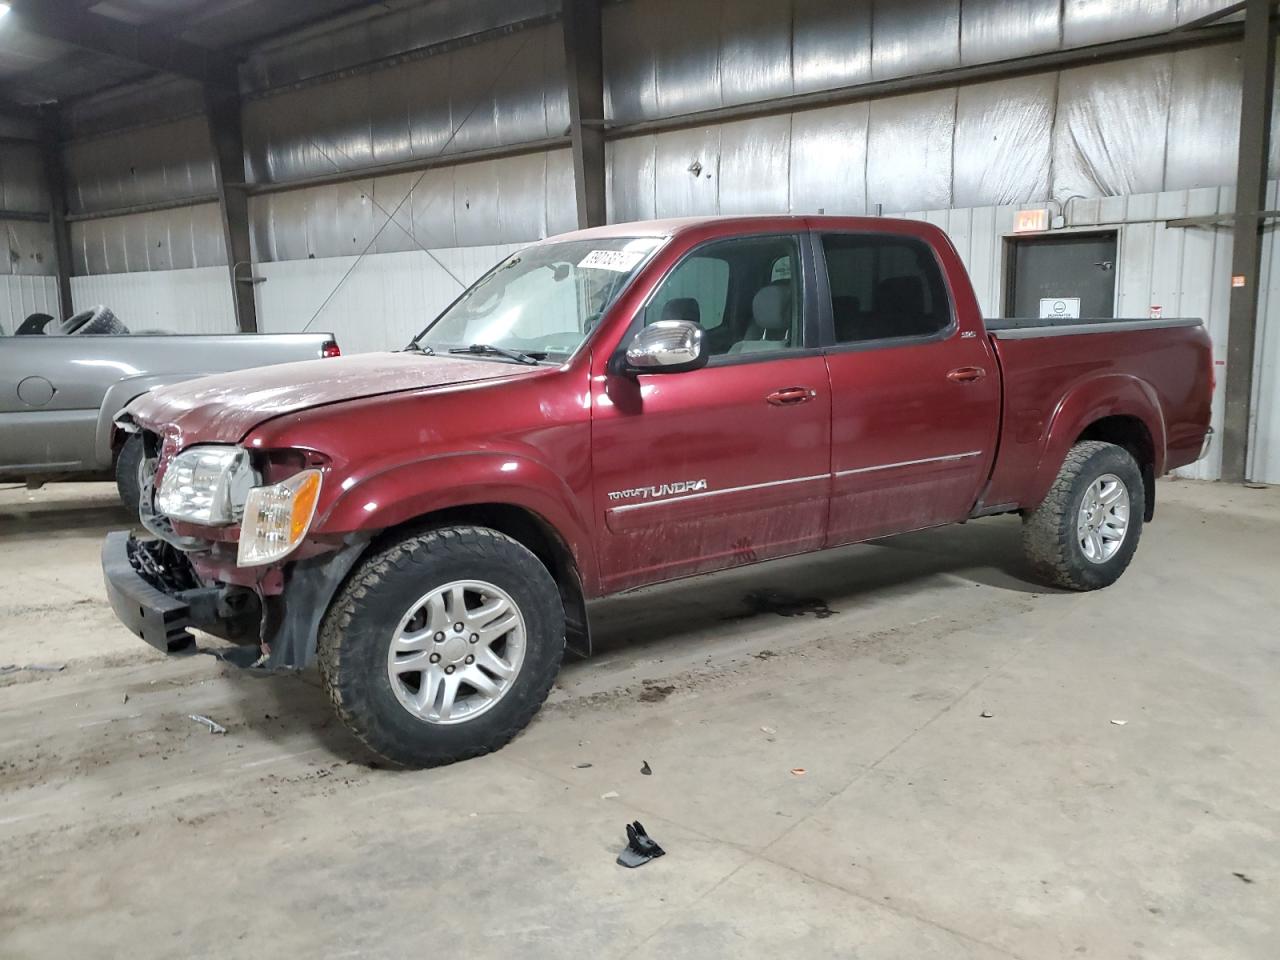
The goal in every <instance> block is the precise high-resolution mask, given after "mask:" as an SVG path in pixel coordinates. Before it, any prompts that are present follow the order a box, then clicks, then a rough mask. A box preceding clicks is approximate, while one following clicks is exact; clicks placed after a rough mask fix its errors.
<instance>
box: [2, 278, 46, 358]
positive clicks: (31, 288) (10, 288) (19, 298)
mask: <svg viewBox="0 0 1280 960" xmlns="http://www.w3.org/2000/svg"><path fill="white" fill-rule="evenodd" d="M32 313H47V314H49V315H50V316H55V317H56V316H57V315H58V281H57V280H56V279H54V278H53V277H30V276H0V336H6V337H8V336H13V332H14V331H15V330H17V329H18V324H20V323H22V321H23V320H25V319H26V318H27V315H28V314H32ZM2 349H4V348H3V346H0V350H2Z"/></svg>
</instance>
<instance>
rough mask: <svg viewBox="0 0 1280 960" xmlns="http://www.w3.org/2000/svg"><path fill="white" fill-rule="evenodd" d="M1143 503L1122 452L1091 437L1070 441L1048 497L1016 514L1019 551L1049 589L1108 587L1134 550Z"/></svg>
mask: <svg viewBox="0 0 1280 960" xmlns="http://www.w3.org/2000/svg"><path fill="white" fill-rule="evenodd" d="M1145 504H1146V492H1145V489H1144V486H1143V482H1142V471H1141V470H1140V469H1139V467H1138V464H1137V462H1136V461H1135V460H1134V459H1133V456H1132V455H1131V454H1130V453H1129V452H1128V451H1127V450H1125V449H1124V448H1123V447H1118V446H1116V445H1115V444H1113V443H1102V442H1101V441H1097V440H1087V441H1085V442H1083V443H1077V444H1076V445H1075V446H1074V447H1072V448H1071V450H1070V451H1069V452H1068V453H1067V457H1066V459H1065V460H1064V461H1063V464H1062V469H1061V470H1059V471H1058V477H1057V479H1056V480H1054V482H1053V486H1052V487H1051V488H1050V489H1049V494H1048V496H1046V497H1045V498H1044V500H1043V501H1042V502H1041V504H1040V505H1039V506H1038V507H1036V508H1035V510H1033V511H1031V512H1030V513H1028V514H1026V515H1025V516H1024V517H1023V523H1022V549H1023V552H1024V553H1025V554H1026V557H1027V559H1028V560H1029V561H1030V563H1031V567H1032V570H1033V572H1034V573H1035V575H1036V576H1037V578H1038V579H1040V580H1042V581H1043V582H1044V583H1046V584H1048V585H1050V586H1055V587H1061V588H1063V589H1064V590H1097V589H1099V588H1101V587H1107V586H1110V585H1111V584H1113V583H1115V582H1116V580H1118V579H1119V578H1120V575H1121V574H1122V573H1124V571H1125V568H1126V567H1128V566H1129V561H1130V560H1132V559H1133V553H1134V551H1135V550H1137V549H1138V539H1139V538H1140V537H1141V536H1142V518H1143V510H1144V507H1145Z"/></svg>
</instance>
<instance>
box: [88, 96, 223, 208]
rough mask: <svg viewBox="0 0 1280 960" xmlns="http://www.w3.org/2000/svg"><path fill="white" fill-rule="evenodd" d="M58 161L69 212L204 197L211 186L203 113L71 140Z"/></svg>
mask: <svg viewBox="0 0 1280 960" xmlns="http://www.w3.org/2000/svg"><path fill="white" fill-rule="evenodd" d="M63 163H64V165H65V167H66V178H67V205H68V208H69V210H70V211H71V212H72V213H96V212H100V211H103V210H112V209H117V208H120V207H125V206H133V205H135V204H143V203H156V202H163V201H168V200H180V199H184V198H186V197H198V196H209V195H211V194H213V193H214V192H215V191H216V181H215V175H214V164H213V146H212V143H211V141H210V139H209V125H208V123H207V122H206V121H205V119H204V117H186V118H184V119H181V120H176V121H173V122H171V123H165V124H159V125H156V126H150V127H140V128H137V129H134V130H129V131H125V132H122V133H117V134H110V135H104V136H99V137H94V138H92V139H88V140H74V141H72V142H70V143H68V144H67V145H66V146H65V147H64V149H63Z"/></svg>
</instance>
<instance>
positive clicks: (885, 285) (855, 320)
mask: <svg viewBox="0 0 1280 960" xmlns="http://www.w3.org/2000/svg"><path fill="white" fill-rule="evenodd" d="M822 249H823V252H824V254H825V255H826V261H827V279H828V281H829V283H830V285H831V317H832V320H833V321H834V325H835V342H836V343H861V342H864V341H867V340H887V339H893V338H897V337H921V336H929V335H931V334H935V333H938V332H940V331H942V330H945V329H946V328H947V327H948V326H950V324H951V304H950V301H949V300H948V298H947V289H946V286H945V285H944V283H943V280H942V272H941V271H940V270H939V269H938V262H937V260H936V259H935V258H934V255H933V251H932V250H931V249H930V248H929V246H928V245H927V244H926V243H924V242H923V241H921V240H917V239H915V238H914V237H895V236H888V235H883V234H881V235H872V234H863V235H856V234H844V235H841V234H828V235H827V236H824V237H823V238H822Z"/></svg>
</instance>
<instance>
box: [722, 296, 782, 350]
mask: <svg viewBox="0 0 1280 960" xmlns="http://www.w3.org/2000/svg"><path fill="white" fill-rule="evenodd" d="M790 343H791V284H790V283H788V282H787V281H785V280H780V281H777V282H775V283H771V284H769V285H768V286H767V287H762V288H761V289H760V290H758V291H757V292H756V295H755V296H754V297H752V298H751V324H750V325H749V326H748V327H747V337H746V339H743V340H739V341H738V342H737V343H735V344H734V345H733V346H731V347H730V348H729V353H731V354H735V353H757V352H759V351H761V350H780V349H783V348H785V347H787V346H789V345H790Z"/></svg>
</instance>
